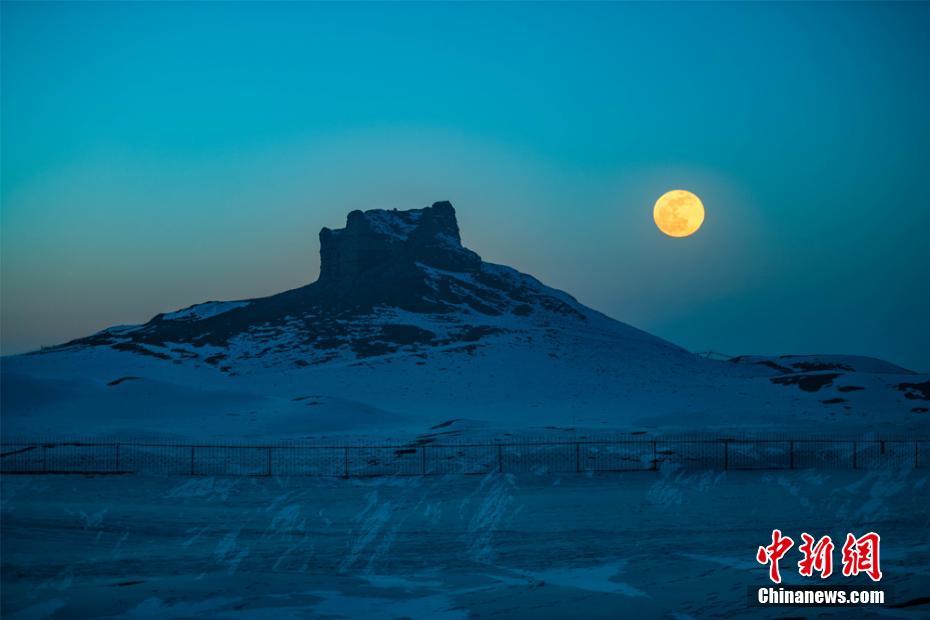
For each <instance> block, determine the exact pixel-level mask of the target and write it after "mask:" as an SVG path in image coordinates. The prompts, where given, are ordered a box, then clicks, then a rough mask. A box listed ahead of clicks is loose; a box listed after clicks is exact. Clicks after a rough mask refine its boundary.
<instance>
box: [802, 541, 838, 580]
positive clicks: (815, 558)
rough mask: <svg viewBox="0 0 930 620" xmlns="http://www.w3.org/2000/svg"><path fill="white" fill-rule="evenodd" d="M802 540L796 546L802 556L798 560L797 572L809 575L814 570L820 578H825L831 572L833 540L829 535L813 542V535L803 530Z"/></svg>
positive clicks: (804, 575) (805, 575) (803, 575)
mask: <svg viewBox="0 0 930 620" xmlns="http://www.w3.org/2000/svg"><path fill="white" fill-rule="evenodd" d="M801 540H802V541H803V542H802V543H801V544H800V546H798V551H800V552H801V553H802V554H803V555H804V557H803V558H801V561H800V562H798V572H799V573H801V576H802V577H811V576H813V574H814V571H815V570H816V571H817V572H818V573H820V578H821V579H826V578H827V577H829V576H830V575H832V574H833V546H834V545H833V540H832V539H831V538H830V537H829V536H824V537H823V538H821V539H820V540H818V541H817V543H816V544H814V537H813V536H811V535H810V534H808V533H807V532H804V533H803V534H801Z"/></svg>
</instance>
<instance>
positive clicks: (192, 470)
mask: <svg viewBox="0 0 930 620" xmlns="http://www.w3.org/2000/svg"><path fill="white" fill-rule="evenodd" d="M194 450H195V448H194V446H191V476H193V475H195V474H194Z"/></svg>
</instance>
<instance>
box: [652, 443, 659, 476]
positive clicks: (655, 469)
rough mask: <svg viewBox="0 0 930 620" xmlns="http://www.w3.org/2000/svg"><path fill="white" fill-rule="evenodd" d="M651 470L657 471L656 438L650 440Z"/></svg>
mask: <svg viewBox="0 0 930 620" xmlns="http://www.w3.org/2000/svg"><path fill="white" fill-rule="evenodd" d="M652 471H659V454H658V452H657V451H656V440H655V439H653V440H652Z"/></svg>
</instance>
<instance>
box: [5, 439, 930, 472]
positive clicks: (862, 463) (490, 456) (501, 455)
mask: <svg viewBox="0 0 930 620" xmlns="http://www.w3.org/2000/svg"><path fill="white" fill-rule="evenodd" d="M668 466H675V467H682V468H689V469H721V470H786V469H809V468H815V469H872V468H876V467H899V468H901V467H906V468H925V467H928V466H930V440H878V439H876V440H833V439H732V438H727V439H694V440H688V439H673V440H667V439H652V440H649V439H642V440H629V439H623V440H615V441H549V442H524V443H519V442H511V443H500V442H498V443H460V444H438V443H428V444H424V443H421V442H414V443H408V444H398V445H300V444H285V443H282V444H268V445H233V444H229V445H222V444H166V443H143V442H113V443H96V442H78V441H72V442H51V443H49V442H34V443H30V442H20V443H2V444H0V472H2V473H6V474H131V473H146V474H161V475H185V476H333V477H346V478H348V477H360V476H424V475H445V474H487V473H491V472H499V473H523V472H532V473H546V472H549V473H571V472H574V473H585V472H610V471H658V470H659V469H660V468H662V467H668Z"/></svg>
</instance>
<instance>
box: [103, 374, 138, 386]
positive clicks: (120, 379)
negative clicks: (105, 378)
mask: <svg viewBox="0 0 930 620" xmlns="http://www.w3.org/2000/svg"><path fill="white" fill-rule="evenodd" d="M137 379H141V377H133V376H132V375H128V376H126V377H120V378H119V379H113V380H112V381H110V382H109V383H107V385H108V386H111V387H112V386H114V385H119V384H120V383H123V382H124V381H135V380H137Z"/></svg>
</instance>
